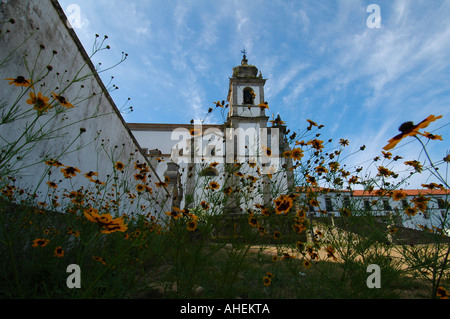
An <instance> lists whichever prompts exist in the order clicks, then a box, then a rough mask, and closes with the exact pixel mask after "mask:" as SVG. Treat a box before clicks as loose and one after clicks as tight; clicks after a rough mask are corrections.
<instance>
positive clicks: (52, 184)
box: [47, 182, 58, 188]
mask: <svg viewBox="0 0 450 319" xmlns="http://www.w3.org/2000/svg"><path fill="white" fill-rule="evenodd" d="M47 185H48V186H49V187H51V188H57V187H58V185H57V184H56V183H55V182H47Z"/></svg>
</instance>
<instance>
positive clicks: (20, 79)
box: [5, 75, 31, 87]
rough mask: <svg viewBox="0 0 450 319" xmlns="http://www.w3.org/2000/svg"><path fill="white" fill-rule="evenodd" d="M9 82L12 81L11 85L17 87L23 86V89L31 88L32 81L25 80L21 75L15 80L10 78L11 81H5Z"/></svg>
mask: <svg viewBox="0 0 450 319" xmlns="http://www.w3.org/2000/svg"><path fill="white" fill-rule="evenodd" d="M5 80H7V81H11V82H9V85H13V84H14V85H15V86H23V87H29V86H30V85H31V79H29V80H27V79H25V77H23V76H21V75H19V76H18V77H17V78H15V79H13V78H9V79H5Z"/></svg>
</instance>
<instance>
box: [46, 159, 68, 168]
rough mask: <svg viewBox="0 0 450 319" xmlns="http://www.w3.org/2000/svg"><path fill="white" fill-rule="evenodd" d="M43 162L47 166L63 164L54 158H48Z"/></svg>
mask: <svg viewBox="0 0 450 319" xmlns="http://www.w3.org/2000/svg"><path fill="white" fill-rule="evenodd" d="M45 164H46V165H48V166H55V167H61V166H64V165H63V164H62V163H61V162H59V161H57V160H55V159H49V160H47V161H45Z"/></svg>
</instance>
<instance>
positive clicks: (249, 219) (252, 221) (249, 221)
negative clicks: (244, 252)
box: [248, 215, 258, 227]
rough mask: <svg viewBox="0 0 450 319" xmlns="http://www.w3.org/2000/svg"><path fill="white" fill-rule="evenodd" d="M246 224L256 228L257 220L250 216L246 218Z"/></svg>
mask: <svg viewBox="0 0 450 319" xmlns="http://www.w3.org/2000/svg"><path fill="white" fill-rule="evenodd" d="M248 223H249V224H250V226H252V227H257V226H258V220H257V219H256V217H255V216H254V215H251V216H250V217H249V218H248Z"/></svg>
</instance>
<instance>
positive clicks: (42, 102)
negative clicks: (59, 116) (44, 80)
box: [26, 92, 51, 112]
mask: <svg viewBox="0 0 450 319" xmlns="http://www.w3.org/2000/svg"><path fill="white" fill-rule="evenodd" d="M29 96H30V98H29V99H28V100H27V101H26V102H27V104H30V105H34V107H33V109H35V110H36V111H38V112H45V111H47V110H48V109H50V108H51V105H50V104H48V101H49V100H50V99H49V98H48V97H46V96H43V95H42V93H41V92H39V93H38V95H37V96H36V95H35V94H34V92H30V94H29Z"/></svg>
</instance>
